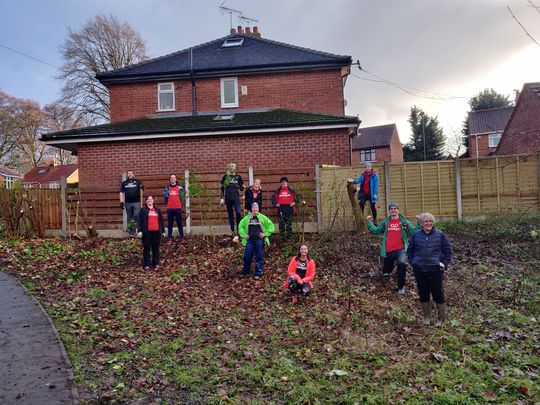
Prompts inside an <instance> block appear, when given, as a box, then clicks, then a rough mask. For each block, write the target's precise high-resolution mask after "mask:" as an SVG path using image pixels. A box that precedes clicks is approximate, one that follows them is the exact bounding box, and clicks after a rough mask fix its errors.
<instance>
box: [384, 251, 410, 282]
mask: <svg viewBox="0 0 540 405" xmlns="http://www.w3.org/2000/svg"><path fill="white" fill-rule="evenodd" d="M394 265H397V277H398V282H397V286H398V288H400V289H401V288H403V287H404V286H405V276H406V275H407V255H406V254H405V249H399V250H394V251H393V252H386V257H385V258H384V262H383V269H382V271H383V273H384V274H390V273H392V270H394Z"/></svg>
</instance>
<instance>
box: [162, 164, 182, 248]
mask: <svg viewBox="0 0 540 405" xmlns="http://www.w3.org/2000/svg"><path fill="white" fill-rule="evenodd" d="M184 195H185V192H184V187H182V186H181V185H180V184H178V182H177V178H176V175H175V174H171V176H170V177H169V184H167V185H166V186H165V192H164V193H163V197H164V199H165V205H166V206H167V231H168V238H169V240H168V243H171V242H172V239H173V227H174V220H175V219H176V225H177V226H178V239H179V240H182V239H183V238H184V228H183V226H182V200H183V199H184Z"/></svg>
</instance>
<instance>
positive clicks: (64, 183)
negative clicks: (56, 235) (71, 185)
mask: <svg viewBox="0 0 540 405" xmlns="http://www.w3.org/2000/svg"><path fill="white" fill-rule="evenodd" d="M66 192H67V179H66V176H62V178H61V180H60V198H61V201H62V236H64V237H65V236H67V209H66V204H67V196H66Z"/></svg>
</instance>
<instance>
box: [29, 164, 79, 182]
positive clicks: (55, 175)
mask: <svg viewBox="0 0 540 405" xmlns="http://www.w3.org/2000/svg"><path fill="white" fill-rule="evenodd" d="M62 177H65V178H66V182H67V184H77V183H78V182H79V169H78V168H77V165H75V164H71V165H61V166H54V165H53V164H50V165H46V166H45V165H44V166H36V167H34V168H32V169H31V170H30V171H29V172H28V173H26V174H25V175H24V178H23V181H22V184H23V186H24V187H28V188H60V186H61V183H62Z"/></svg>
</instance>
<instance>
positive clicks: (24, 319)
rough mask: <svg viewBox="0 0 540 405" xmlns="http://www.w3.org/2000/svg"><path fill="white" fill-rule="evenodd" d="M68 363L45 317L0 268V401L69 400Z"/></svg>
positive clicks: (5, 404) (72, 393)
mask: <svg viewBox="0 0 540 405" xmlns="http://www.w3.org/2000/svg"><path fill="white" fill-rule="evenodd" d="M72 386H73V373H72V371H71V364H70V363H69V360H68V358H67V356H66V354H65V350H64V346H63V345H62V343H61V341H60V339H59V338H58V334H57V332H56V329H55V328H54V326H53V324H52V321H51V320H50V318H49V316H48V315H47V314H46V313H45V311H44V310H43V309H42V307H41V306H40V305H39V304H38V303H37V301H36V300H35V299H34V298H33V297H32V296H31V295H29V294H28V293H27V292H26V290H25V289H24V287H23V286H22V285H21V284H20V283H19V282H18V281H17V279H15V278H14V277H13V276H11V275H9V274H6V273H3V272H0V404H2V405H11V404H29V405H30V404H31V405H35V404H38V405H39V404H47V405H53V404H75V403H77V402H78V401H77V399H76V398H77V393H76V391H75V390H74V389H72Z"/></svg>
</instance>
